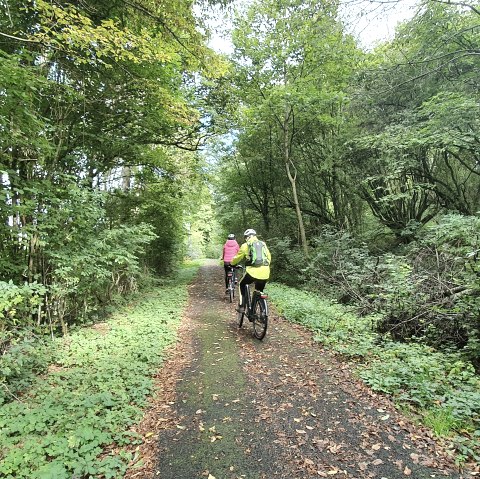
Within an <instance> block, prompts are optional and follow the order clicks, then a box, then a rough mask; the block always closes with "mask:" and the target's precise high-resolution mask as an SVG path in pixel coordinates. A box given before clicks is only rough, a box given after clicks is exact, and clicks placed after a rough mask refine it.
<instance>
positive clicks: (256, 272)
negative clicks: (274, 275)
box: [230, 228, 272, 313]
mask: <svg viewBox="0 0 480 479" xmlns="http://www.w3.org/2000/svg"><path fill="white" fill-rule="evenodd" d="M243 236H244V237H245V243H243V244H242V246H240V250H239V251H238V253H237V254H236V255H235V256H234V257H233V259H232V261H231V263H230V264H231V265H232V266H235V265H237V264H238V263H240V262H241V261H242V260H244V259H245V261H246V268H245V274H244V276H243V278H242V279H241V280H240V283H239V285H240V300H239V305H238V308H237V311H239V312H241V313H243V312H244V311H245V294H246V292H245V291H246V288H247V285H249V284H251V283H255V289H256V290H257V291H263V288H265V285H266V284H267V281H268V279H269V278H270V263H271V259H272V257H271V255H270V251H269V250H268V248H267V245H266V244H265V243H264V242H263V241H260V240H259V239H258V238H257V232H256V231H255V230H253V229H251V228H249V229H247V230H246V231H245V233H243ZM252 255H254V256H256V257H255V258H252Z"/></svg>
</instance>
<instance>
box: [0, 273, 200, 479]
mask: <svg viewBox="0 0 480 479" xmlns="http://www.w3.org/2000/svg"><path fill="white" fill-rule="evenodd" d="M196 269H197V268H196V267H195V266H190V267H188V268H185V269H183V273H182V275H181V276H179V277H178V278H175V279H172V280H169V281H164V285H163V286H162V287H160V288H156V289H154V290H152V291H150V292H148V293H143V294H142V295H140V296H139V297H138V298H137V300H136V301H135V302H134V303H133V304H131V305H130V306H128V307H126V308H124V309H123V310H119V311H118V312H116V313H115V314H114V315H113V316H112V318H111V319H110V320H108V321H107V322H105V323H99V324H97V325H96V326H94V327H91V328H87V329H83V330H79V331H77V332H75V333H73V334H71V335H70V336H68V337H66V338H63V339H56V340H55V341H54V344H53V345H52V347H51V348H50V349H49V356H48V359H49V362H50V366H49V374H48V375H46V376H44V377H37V379H36V382H35V384H34V386H33V387H31V388H30V390H29V394H28V395H25V396H23V398H22V401H13V402H10V403H9V404H6V405H3V406H2V407H1V408H0V429H1V430H2V447H3V450H2V460H1V462H0V475H2V477H5V478H11V479H13V478H14V477H15V478H18V479H20V478H37V479H40V478H47V477H48V478H51V477H56V478H65V479H67V478H68V479H70V478H71V477H72V476H77V477H110V478H115V477H120V476H121V475H122V474H123V472H124V471H125V469H126V465H127V463H128V461H129V460H130V457H129V456H128V455H127V454H125V453H124V452H120V453H118V454H117V453H115V454H113V453H111V454H110V453H105V450H106V448H107V447H108V446H109V445H111V444H113V443H115V444H116V445H117V446H122V445H125V444H129V443H131V442H132V441H135V440H136V438H135V436H134V435H133V434H132V433H130V432H128V429H129V427H130V426H131V425H132V424H133V423H134V422H135V421H136V420H138V419H139V417H140V415H141V408H142V407H143V406H144V405H145V401H146V398H147V396H148V395H149V394H151V392H152V387H153V380H152V375H153V374H154V372H155V370H156V369H158V367H159V365H160V364H161V362H162V360H163V355H164V350H165V348H166V347H167V346H168V345H170V344H171V343H172V342H174V341H175V339H176V329H177V327H178V325H179V322H180V318H181V313H182V310H183V308H184V307H185V303H186V299H187V288H186V281H188V280H189V279H191V277H192V275H193V274H195V271H196ZM9 354H12V356H10V360H13V359H15V357H18V354H16V353H15V352H14V351H10V352H9ZM3 359H4V358H2V360H3ZM44 362H45V359H44ZM2 364H4V363H2Z"/></svg>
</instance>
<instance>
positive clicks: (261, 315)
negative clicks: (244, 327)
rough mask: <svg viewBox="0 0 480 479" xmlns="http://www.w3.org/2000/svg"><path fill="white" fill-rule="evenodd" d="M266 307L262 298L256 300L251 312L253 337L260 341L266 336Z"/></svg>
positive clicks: (265, 302)
mask: <svg viewBox="0 0 480 479" xmlns="http://www.w3.org/2000/svg"><path fill="white" fill-rule="evenodd" d="M267 326H268V306H267V301H266V300H265V299H264V298H257V301H256V302H255V310H254V312H253V335H254V336H255V337H256V338H257V339H260V340H262V339H263V338H264V337H265V334H267Z"/></svg>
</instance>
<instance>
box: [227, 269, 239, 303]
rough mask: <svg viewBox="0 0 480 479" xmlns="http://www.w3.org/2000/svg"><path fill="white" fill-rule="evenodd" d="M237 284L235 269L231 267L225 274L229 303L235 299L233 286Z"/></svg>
mask: <svg viewBox="0 0 480 479" xmlns="http://www.w3.org/2000/svg"><path fill="white" fill-rule="evenodd" d="M236 283H237V275H236V268H235V267H234V266H231V267H230V269H229V270H228V272H227V292H228V298H229V300H230V302H231V303H232V302H233V298H235V285H236Z"/></svg>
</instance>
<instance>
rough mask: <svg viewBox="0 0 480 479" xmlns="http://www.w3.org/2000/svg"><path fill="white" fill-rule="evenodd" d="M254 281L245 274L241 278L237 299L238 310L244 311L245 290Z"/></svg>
mask: <svg viewBox="0 0 480 479" xmlns="http://www.w3.org/2000/svg"><path fill="white" fill-rule="evenodd" d="M254 281H255V280H254V279H253V278H252V277H251V276H250V275H249V274H248V273H245V274H244V276H243V278H242V279H241V280H240V297H239V298H238V306H239V308H244V309H245V301H246V299H245V298H246V294H247V292H246V290H247V286H248V285H249V284H251V283H253V282H254Z"/></svg>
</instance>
